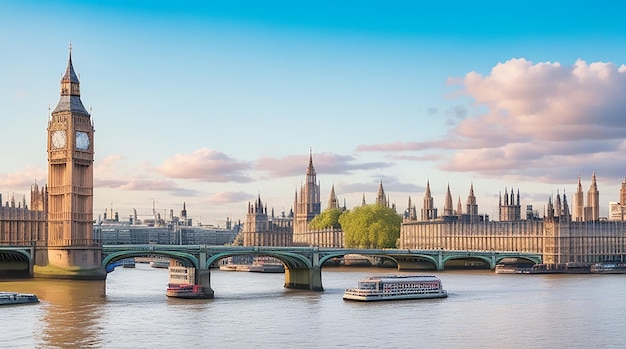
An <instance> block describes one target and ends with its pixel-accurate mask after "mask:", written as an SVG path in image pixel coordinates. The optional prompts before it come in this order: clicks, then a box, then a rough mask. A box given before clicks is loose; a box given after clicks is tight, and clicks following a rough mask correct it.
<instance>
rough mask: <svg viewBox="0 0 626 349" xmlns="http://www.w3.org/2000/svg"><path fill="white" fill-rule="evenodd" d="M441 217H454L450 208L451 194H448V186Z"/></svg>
mask: <svg viewBox="0 0 626 349" xmlns="http://www.w3.org/2000/svg"><path fill="white" fill-rule="evenodd" d="M443 215H444V216H446V217H449V216H453V215H454V209H453V208H452V194H451V193H450V184H448V189H447V190H446V199H445V200H444V202H443Z"/></svg>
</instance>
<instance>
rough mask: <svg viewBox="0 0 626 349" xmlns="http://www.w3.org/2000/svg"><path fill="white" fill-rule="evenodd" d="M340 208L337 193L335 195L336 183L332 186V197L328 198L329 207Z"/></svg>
mask: <svg viewBox="0 0 626 349" xmlns="http://www.w3.org/2000/svg"><path fill="white" fill-rule="evenodd" d="M333 208H339V202H338V201H337V195H335V185H334V184H333V185H332V187H331V188H330V198H328V209H333Z"/></svg>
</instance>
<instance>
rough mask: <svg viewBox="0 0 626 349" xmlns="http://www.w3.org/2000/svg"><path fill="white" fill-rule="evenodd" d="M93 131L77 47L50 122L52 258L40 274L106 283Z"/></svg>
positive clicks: (49, 237)
mask: <svg viewBox="0 0 626 349" xmlns="http://www.w3.org/2000/svg"><path fill="white" fill-rule="evenodd" d="M93 137H94V128H93V125H92V123H91V118H90V115H89V113H88V112H87V110H86V109H85V107H84V106H83V103H82V102H81V100H80V83H79V81H78V77H77V75H76V73H75V72H74V67H73V65H72V46H71V45H70V52H69V60H68V63H67V69H66V70H65V75H64V76H63V78H62V79H61V98H60V99H59V103H58V104H57V106H56V108H54V110H53V111H52V114H51V117H50V120H49V122H48V258H47V261H40V263H38V266H39V267H37V268H35V275H38V276H42V277H53V278H71V279H104V278H105V276H106V273H105V271H104V269H103V268H102V266H101V262H102V247H101V245H100V243H99V241H95V240H94V239H93V154H94V142H93V139H94V138H93Z"/></svg>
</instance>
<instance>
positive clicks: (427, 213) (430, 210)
mask: <svg viewBox="0 0 626 349" xmlns="http://www.w3.org/2000/svg"><path fill="white" fill-rule="evenodd" d="M434 219H437V209H436V208H435V204H434V201H433V197H432V195H431V194H430V180H429V181H427V182H426V192H425V193H424V206H423V207H422V220H423V221H432V220H434Z"/></svg>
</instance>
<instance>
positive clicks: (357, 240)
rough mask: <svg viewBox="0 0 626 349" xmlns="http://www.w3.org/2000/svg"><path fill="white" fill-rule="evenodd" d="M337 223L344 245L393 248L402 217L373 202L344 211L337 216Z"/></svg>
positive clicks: (398, 235)
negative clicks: (341, 232)
mask: <svg viewBox="0 0 626 349" xmlns="http://www.w3.org/2000/svg"><path fill="white" fill-rule="evenodd" d="M339 224H341V228H342V230H343V234H344V239H345V245H346V247H352V248H395V247H396V243H397V240H398V238H400V226H401V225H402V217H401V216H400V215H398V214H397V213H396V212H395V211H394V210H393V209H391V208H389V207H386V206H383V205H379V204H373V205H365V206H359V207H355V208H354V209H353V210H351V211H345V212H344V213H343V214H342V215H341V216H339Z"/></svg>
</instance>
